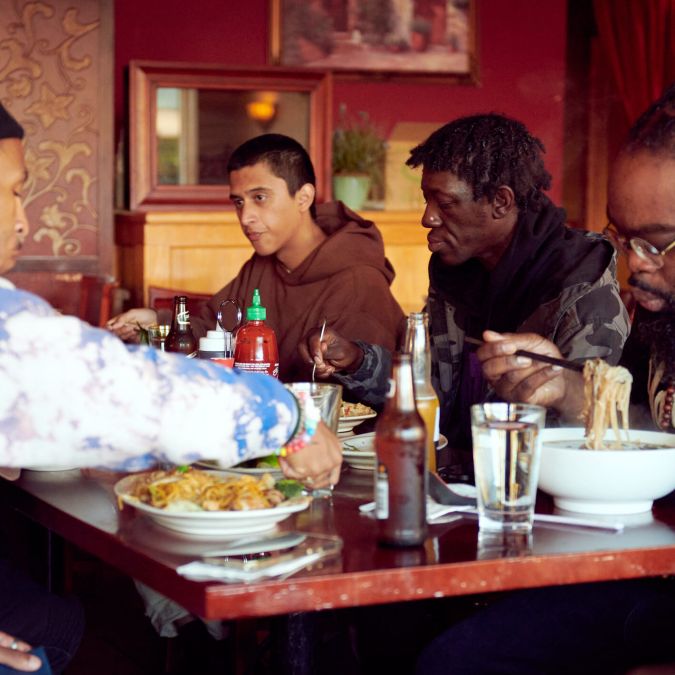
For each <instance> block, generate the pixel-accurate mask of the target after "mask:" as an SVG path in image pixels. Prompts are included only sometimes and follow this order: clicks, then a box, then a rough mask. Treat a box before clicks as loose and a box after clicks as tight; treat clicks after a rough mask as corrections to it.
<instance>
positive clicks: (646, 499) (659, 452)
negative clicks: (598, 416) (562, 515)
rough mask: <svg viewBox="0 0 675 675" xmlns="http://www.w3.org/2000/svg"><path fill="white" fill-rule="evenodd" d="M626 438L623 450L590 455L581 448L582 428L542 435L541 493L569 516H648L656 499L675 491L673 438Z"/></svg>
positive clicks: (647, 434)
mask: <svg viewBox="0 0 675 675" xmlns="http://www.w3.org/2000/svg"><path fill="white" fill-rule="evenodd" d="M607 433H608V434H611V431H610V432H607ZM627 433H628V438H627V442H626V443H627V445H625V446H624V447H622V448H621V449H606V450H602V451H592V450H588V449H586V448H585V447H584V437H585V430H584V429H583V428H579V427H576V428H567V429H545V430H544V431H543V433H542V446H543V447H542V454H541V464H540V474H539V488H540V489H541V490H542V491H544V492H547V493H548V494H550V495H552V496H553V498H554V502H555V505H556V506H557V507H558V508H560V509H565V510H567V511H577V512H582V513H597V514H630V513H644V512H646V511H649V510H650V509H651V508H652V503H653V501H654V500H655V499H659V498H660V497H664V496H665V495H667V494H669V493H670V492H672V491H673V490H675V434H667V433H663V432H658V431H640V430H630V431H629V432H627ZM635 448H640V449H635ZM642 448H645V449H642Z"/></svg>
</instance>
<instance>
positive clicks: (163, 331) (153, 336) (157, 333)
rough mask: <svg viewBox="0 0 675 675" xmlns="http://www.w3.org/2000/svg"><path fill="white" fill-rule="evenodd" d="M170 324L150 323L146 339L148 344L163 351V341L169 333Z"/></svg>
mask: <svg viewBox="0 0 675 675" xmlns="http://www.w3.org/2000/svg"><path fill="white" fill-rule="evenodd" d="M170 330H171V326H170V325H169V324H157V323H155V324H152V325H151V326H148V328H147V331H148V340H149V341H150V346H151V347H154V348H155V349H159V350H160V351H164V342H165V341H166V336H167V335H168V334H169V331H170Z"/></svg>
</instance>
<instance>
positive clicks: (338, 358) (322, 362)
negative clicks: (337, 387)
mask: <svg viewBox="0 0 675 675" xmlns="http://www.w3.org/2000/svg"><path fill="white" fill-rule="evenodd" d="M320 338H321V329H319V328H315V329H313V330H311V331H310V332H309V333H307V335H305V337H304V338H303V339H302V340H301V341H300V345H299V346H298V349H299V351H300V356H302V358H303V359H304V360H305V361H306V362H307V363H311V364H313V365H314V364H316V371H315V373H314V375H315V377H317V378H319V379H321V380H325V379H326V378H328V377H330V376H331V375H332V374H333V373H335V372H348V373H353V372H354V371H355V370H357V369H358V367H359V366H360V365H361V362H362V361H363V351H362V350H361V349H360V348H359V346H358V345H357V344H356V343H354V342H351V341H350V340H347V339H346V338H343V337H342V336H341V335H340V334H339V333H337V332H336V331H335V330H334V329H333V328H330V327H329V326H326V329H325V330H324V333H323V338H322V339H320Z"/></svg>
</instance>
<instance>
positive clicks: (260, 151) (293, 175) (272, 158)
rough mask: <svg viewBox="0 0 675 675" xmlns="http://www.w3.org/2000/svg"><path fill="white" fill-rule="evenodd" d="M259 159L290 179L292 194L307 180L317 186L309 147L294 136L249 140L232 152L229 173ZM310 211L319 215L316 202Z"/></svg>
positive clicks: (267, 136)
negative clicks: (308, 152) (307, 149)
mask: <svg viewBox="0 0 675 675" xmlns="http://www.w3.org/2000/svg"><path fill="white" fill-rule="evenodd" d="M259 163H264V164H266V165H267V166H268V167H269V170H270V171H271V172H272V173H273V174H274V175H275V176H276V177H277V178H281V179H282V180H283V181H284V182H285V183H286V187H287V188H288V194H289V195H291V197H292V196H293V195H294V194H295V193H296V192H297V191H298V190H299V189H300V188H301V187H302V186H303V185H304V184H305V183H309V184H310V185H313V186H315V187H316V176H315V174H314V167H313V166H312V160H311V159H310V158H309V155H308V154H307V151H306V150H305V148H303V147H302V145H300V143H298V142H297V141H296V140H295V139H293V138H291V137H290V136H284V135H283V134H263V135H262V136H256V137H255V138H251V139H249V140H248V141H245V142H244V143H242V144H241V145H240V146H239V147H238V148H237V149H236V150H235V151H234V152H233V153H232V155H231V156H230V159H229V161H228V163H227V173H228V174H229V173H232V171H238V170H239V169H243V168H244V167H245V166H253V165H254V164H259ZM309 213H310V215H311V216H312V218H315V217H316V206H315V204H314V202H312V205H311V206H310V208H309Z"/></svg>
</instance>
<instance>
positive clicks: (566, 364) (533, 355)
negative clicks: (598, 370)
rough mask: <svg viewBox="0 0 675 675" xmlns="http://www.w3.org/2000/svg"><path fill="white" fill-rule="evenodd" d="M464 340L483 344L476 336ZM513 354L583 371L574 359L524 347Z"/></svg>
mask: <svg viewBox="0 0 675 675" xmlns="http://www.w3.org/2000/svg"><path fill="white" fill-rule="evenodd" d="M464 341H465V342H468V343H469V344H470V345H477V346H478V347H480V346H481V345H483V344H484V342H483V341H482V340H477V339H476V338H472V337H469V336H465V337H464ZM515 354H516V356H527V357H528V358H530V359H532V360H533V361H541V362H542V363H550V364H551V365H552V366H560V367H561V368H567V369H568V370H575V371H576V372H577V373H583V372H584V366H583V364H582V363H575V362H574V361H569V360H567V359H556V358H555V357H553V356H546V355H545V354H537V353H536V352H528V351H527V350H526V349H517V350H516V352H515Z"/></svg>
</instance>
